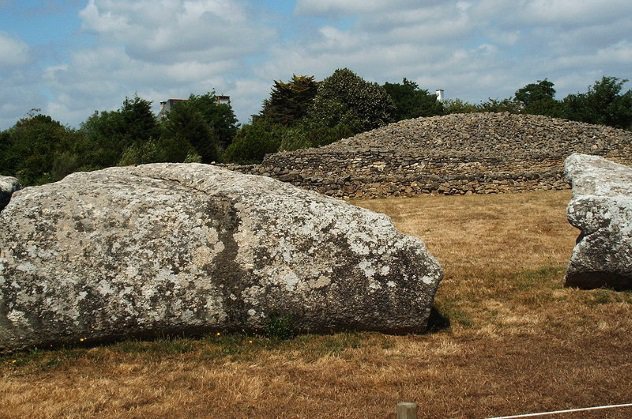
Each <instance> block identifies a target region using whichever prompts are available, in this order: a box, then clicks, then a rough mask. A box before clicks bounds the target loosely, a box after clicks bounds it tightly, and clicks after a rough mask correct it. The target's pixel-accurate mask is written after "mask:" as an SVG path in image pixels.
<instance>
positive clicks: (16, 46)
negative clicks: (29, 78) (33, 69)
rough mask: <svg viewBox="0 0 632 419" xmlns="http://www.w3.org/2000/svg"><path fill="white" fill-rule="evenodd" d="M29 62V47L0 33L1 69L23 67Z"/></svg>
mask: <svg viewBox="0 0 632 419" xmlns="http://www.w3.org/2000/svg"><path fill="white" fill-rule="evenodd" d="M29 60H30V53H29V46H28V45H27V44H26V43H25V42H23V41H21V40H20V39H16V38H14V37H11V36H9V35H7V34H5V33H2V32H0V68H3V67H4V68H7V67H15V66H19V65H23V64H26V63H27V62H28V61H29Z"/></svg>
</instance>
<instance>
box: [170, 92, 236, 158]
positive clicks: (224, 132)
mask: <svg viewBox="0 0 632 419" xmlns="http://www.w3.org/2000/svg"><path fill="white" fill-rule="evenodd" d="M180 104H182V102H181V103H179V104H178V105H180ZM186 104H187V106H188V109H190V110H196V111H197V112H199V114H200V115H201V116H202V119H203V120H204V121H205V122H206V123H207V124H208V126H209V128H210V129H211V130H213V132H214V135H215V136H216V138H217V145H218V146H219V147H220V148H221V149H226V147H228V146H229V145H230V143H232V142H233V139H234V138H235V134H237V118H236V117H235V113H234V112H233V108H232V107H231V105H230V104H225V103H218V101H217V96H216V95H215V92H214V91H213V92H207V93H205V94H203V95H194V94H191V95H190V96H189V100H187V101H186Z"/></svg>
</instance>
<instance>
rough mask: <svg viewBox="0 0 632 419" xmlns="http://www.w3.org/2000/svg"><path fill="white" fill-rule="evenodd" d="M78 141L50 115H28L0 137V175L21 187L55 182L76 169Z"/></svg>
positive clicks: (76, 136) (32, 113)
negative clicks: (15, 181)
mask: <svg viewBox="0 0 632 419" xmlns="http://www.w3.org/2000/svg"><path fill="white" fill-rule="evenodd" d="M80 139H81V138H80V136H78V135H77V133H76V132H75V131H74V130H71V129H69V128H66V127H64V126H63V125H62V124H61V123H59V122H58V121H55V120H53V119H52V118H51V117H50V116H48V115H41V114H39V113H37V112H31V113H29V114H28V115H27V116H26V117H24V118H22V119H20V120H19V121H18V122H17V123H16V124H15V125H14V126H13V127H11V128H9V129H8V130H7V131H4V132H3V133H2V134H1V135H0V148H1V149H2V157H1V158H0V161H1V163H2V166H1V173H2V174H5V175H11V176H16V177H17V178H18V179H19V180H20V182H21V183H22V184H23V185H40V184H43V183H47V182H52V181H56V180H59V179H61V178H62V177H63V176H65V175H66V174H68V173H70V172H71V171H73V170H74V169H76V168H77V167H78V166H79V164H80V163H79V159H78V156H77V151H76V150H77V147H76V145H77V143H78V142H79V141H80Z"/></svg>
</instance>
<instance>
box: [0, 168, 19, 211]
mask: <svg viewBox="0 0 632 419" xmlns="http://www.w3.org/2000/svg"><path fill="white" fill-rule="evenodd" d="M21 188H22V185H20V182H18V180H17V179H16V178H14V177H11V176H0V211H2V210H3V209H4V207H6V206H7V204H8V203H9V201H10V200H11V195H13V192H15V191H17V190H19V189H21Z"/></svg>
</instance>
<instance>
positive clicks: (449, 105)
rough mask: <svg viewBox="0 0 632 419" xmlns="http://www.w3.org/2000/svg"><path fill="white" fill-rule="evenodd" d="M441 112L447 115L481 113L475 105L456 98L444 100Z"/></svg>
mask: <svg viewBox="0 0 632 419" xmlns="http://www.w3.org/2000/svg"><path fill="white" fill-rule="evenodd" d="M443 112H444V113H445V114H446V115H448V114H453V113H473V112H481V109H480V108H479V107H478V106H477V105H474V104H472V103H469V102H466V101H464V100H461V99H458V98H457V99H448V100H445V101H444V102H443Z"/></svg>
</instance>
